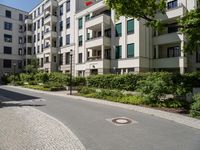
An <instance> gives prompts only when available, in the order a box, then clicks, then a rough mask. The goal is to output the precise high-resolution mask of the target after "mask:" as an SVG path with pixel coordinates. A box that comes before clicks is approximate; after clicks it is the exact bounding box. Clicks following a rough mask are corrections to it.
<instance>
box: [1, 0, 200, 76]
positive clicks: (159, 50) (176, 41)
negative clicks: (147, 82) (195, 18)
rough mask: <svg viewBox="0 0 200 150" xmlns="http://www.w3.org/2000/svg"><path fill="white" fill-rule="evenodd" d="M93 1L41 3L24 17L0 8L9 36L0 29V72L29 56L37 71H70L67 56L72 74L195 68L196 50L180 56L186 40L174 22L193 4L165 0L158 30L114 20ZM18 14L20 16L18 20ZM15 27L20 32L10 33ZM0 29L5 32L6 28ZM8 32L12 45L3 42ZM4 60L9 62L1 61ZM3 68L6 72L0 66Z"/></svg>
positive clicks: (131, 21)
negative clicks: (37, 68)
mask: <svg viewBox="0 0 200 150" xmlns="http://www.w3.org/2000/svg"><path fill="white" fill-rule="evenodd" d="M93 2H94V4H93V5H91V6H88V7H86V6H85V5H84V0H73V1H72V0H44V1H42V2H41V3H40V4H39V5H37V6H36V7H35V8H34V9H33V10H32V11H31V12H29V13H27V12H23V11H20V10H17V9H14V8H10V7H7V6H3V5H0V7H1V9H0V11H1V13H0V14H4V15H1V16H0V17H1V18H0V19H1V22H0V23H3V24H4V23H5V22H8V23H9V22H11V23H12V24H13V28H12V31H13V32H14V33H12V31H9V30H6V29H4V28H2V27H3V26H1V30H2V31H3V32H2V33H4V34H3V36H4V35H5V34H6V35H5V37H1V38H2V39H1V40H0V42H1V43H0V46H1V49H0V50H1V51H0V53H1V54H0V64H1V65H2V67H1V70H0V74H1V75H2V74H4V73H9V72H10V73H13V69H14V68H13V63H14V62H15V63H14V64H15V65H14V66H16V63H17V64H19V66H20V65H21V64H22V65H21V66H22V67H23V66H25V65H27V64H29V63H30V61H31V59H32V58H36V59H37V61H38V64H39V69H40V70H43V71H46V72H52V71H60V72H63V73H70V63H71V61H70V55H72V73H73V75H74V76H89V75H92V74H108V73H115V74H126V73H130V72H135V73H139V72H149V71H162V70H163V71H171V72H180V73H185V72H189V71H196V70H199V69H200V52H197V53H196V54H193V55H190V54H184V53H183V51H182V50H183V48H184V44H185V42H186V41H185V37H184V35H182V34H181V33H180V32H179V31H178V27H177V19H178V18H180V17H182V16H184V15H185V13H186V12H187V11H190V10H192V9H194V8H195V7H197V2H196V0H167V11H166V14H164V15H163V14H157V15H156V17H157V18H159V19H161V20H162V21H163V22H164V23H167V24H168V27H167V28H165V30H163V31H162V32H155V31H153V30H152V29H150V28H148V27H146V26H145V25H144V24H145V21H144V20H142V19H141V20H140V21H138V20H137V19H133V18H125V17H120V18H119V19H116V16H115V12H114V11H113V10H110V9H109V8H108V7H107V6H105V4H104V3H103V1H102V0H94V1H93ZM7 9H8V10H11V11H13V12H12V19H10V18H7V17H6V14H5V13H6V10H7ZM16 12H17V13H16ZM8 14H9V13H8ZM19 14H22V15H23V16H24V18H20V20H19V16H18V15H19ZM25 16H26V17H25ZM20 17H21V15H20ZM5 24H6V23H5ZM18 24H20V25H22V26H23V29H22V31H23V32H19V33H18V32H16V31H18V28H17V26H18ZM5 26H6V28H9V29H10V27H9V26H10V24H6V25H5ZM15 26H16V27H15ZM11 34H12V36H13V42H12V44H11V43H10V42H5V39H8V41H9V39H10V36H9V35H11ZM19 37H22V43H19V42H20V39H21V38H19ZM3 38H4V39H3ZM15 40H17V41H15ZM18 40H19V41H18ZM3 41H4V42H3ZM6 46H7V47H9V46H10V47H13V48H12V53H11V54H5V53H10V48H7V47H6ZM20 48H21V49H22V50H19V49H20ZM4 49H5V50H4ZM8 51H9V52H8ZM21 51H22V52H21ZM18 54H20V55H18ZM7 57H9V58H11V59H12V60H13V62H10V61H7V60H4V59H6V58H7ZM14 60H15V61H14ZM21 61H22V62H21ZM7 64H8V65H9V68H5V67H6V65H7ZM10 64H11V65H10ZM10 66H11V67H10ZM21 66H20V68H22V67H21ZM17 71H21V69H17Z"/></svg>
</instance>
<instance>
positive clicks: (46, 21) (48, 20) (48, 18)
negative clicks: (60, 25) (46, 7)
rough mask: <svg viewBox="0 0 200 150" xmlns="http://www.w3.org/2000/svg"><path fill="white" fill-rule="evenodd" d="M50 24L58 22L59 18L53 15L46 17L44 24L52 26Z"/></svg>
mask: <svg viewBox="0 0 200 150" xmlns="http://www.w3.org/2000/svg"><path fill="white" fill-rule="evenodd" d="M50 22H57V16H56V15H51V14H48V15H46V16H45V19H44V24H45V25H47V24H50Z"/></svg>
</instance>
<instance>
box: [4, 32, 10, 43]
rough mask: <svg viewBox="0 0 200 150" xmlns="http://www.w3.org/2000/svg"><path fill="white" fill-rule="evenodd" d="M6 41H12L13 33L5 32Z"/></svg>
mask: <svg viewBox="0 0 200 150" xmlns="http://www.w3.org/2000/svg"><path fill="white" fill-rule="evenodd" d="M4 42H9V43H12V35H8V34H4Z"/></svg>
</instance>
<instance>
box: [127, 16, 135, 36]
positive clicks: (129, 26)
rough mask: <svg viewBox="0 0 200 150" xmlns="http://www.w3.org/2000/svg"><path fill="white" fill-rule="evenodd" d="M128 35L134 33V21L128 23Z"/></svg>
mask: <svg viewBox="0 0 200 150" xmlns="http://www.w3.org/2000/svg"><path fill="white" fill-rule="evenodd" d="M127 33H128V34H131V33H134V19H131V20H128V21H127Z"/></svg>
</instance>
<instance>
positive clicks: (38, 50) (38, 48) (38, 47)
mask: <svg viewBox="0 0 200 150" xmlns="http://www.w3.org/2000/svg"><path fill="white" fill-rule="evenodd" d="M37 53H40V46H39V45H38V46H37Z"/></svg>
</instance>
